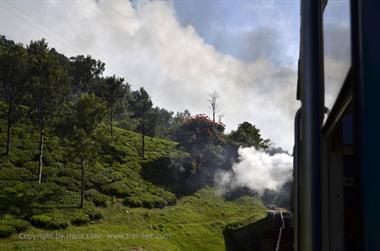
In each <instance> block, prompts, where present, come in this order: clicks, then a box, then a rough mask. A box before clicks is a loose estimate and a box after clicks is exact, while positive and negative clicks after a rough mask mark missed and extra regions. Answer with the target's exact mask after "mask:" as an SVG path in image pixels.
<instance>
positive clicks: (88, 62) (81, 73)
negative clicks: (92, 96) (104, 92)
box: [70, 55, 105, 93]
mask: <svg viewBox="0 0 380 251" xmlns="http://www.w3.org/2000/svg"><path fill="white" fill-rule="evenodd" d="M104 70H105V63H103V62H102V61H100V60H96V59H93V58H92V57H91V56H86V57H85V56H83V55H78V56H76V57H71V58H70V75H71V76H72V81H73V83H74V84H73V88H74V90H73V92H74V93H81V92H93V91H94V90H93V88H94V83H95V80H97V79H99V78H100V77H101V76H102V75H103V72H104Z"/></svg>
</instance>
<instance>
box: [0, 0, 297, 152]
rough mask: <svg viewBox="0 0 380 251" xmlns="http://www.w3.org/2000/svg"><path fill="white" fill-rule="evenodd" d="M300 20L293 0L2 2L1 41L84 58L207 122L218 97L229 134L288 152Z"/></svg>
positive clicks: (162, 102)
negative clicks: (42, 45) (36, 44)
mask: <svg viewBox="0 0 380 251" xmlns="http://www.w3.org/2000/svg"><path fill="white" fill-rule="evenodd" d="M299 19H300V16H299V1H296V0H245V1H243V0H168V1H149V0H141V1H137V0H131V1H128V0H119V1H117V0H98V1H95V0H81V1H74V0H51V1H48V0H34V1H32V0H22V1H20V0H18V1H10V0H1V1H0V34H3V35H5V36H7V38H8V39H12V40H15V41H16V42H21V43H24V44H28V43H29V42H30V40H37V39H41V38H46V39H47V41H48V42H49V45H50V46H51V47H54V48H56V49H57V50H58V51H59V52H61V53H64V54H65V55H66V56H74V55H79V54H84V55H87V54H89V55H91V56H92V57H94V58H96V59H100V60H102V61H103V62H105V63H106V75H113V74H116V75H118V76H121V77H124V78H125V79H126V80H127V81H128V83H129V84H130V85H131V86H132V88H133V89H137V88H139V87H140V86H143V87H144V88H145V89H147V90H148V92H149V93H150V95H151V96H152V100H153V102H154V105H157V106H160V107H164V108H166V109H169V110H172V111H183V110H184V109H188V110H190V111H191V113H192V114H199V113H206V114H208V115H211V110H210V108H209V105H208V103H207V99H208V95H209V93H212V92H213V91H217V92H218V93H219V95H220V98H219V100H218V101H219V107H220V114H221V115H222V122H223V123H224V124H225V125H226V130H227V132H228V131H230V130H234V129H236V128H237V126H238V124H240V123H242V122H244V121H248V122H250V123H252V124H255V125H256V126H258V128H260V129H261V132H262V135H263V136H264V137H265V138H270V139H271V141H272V142H273V143H274V144H275V145H276V146H281V147H283V148H285V149H287V150H289V151H291V150H292V146H293V117H294V114H295V111H296V110H297V108H298V106H299V104H298V102H297V101H296V91H295V90H296V83H297V60H298V48H299V30H300V28H299Z"/></svg>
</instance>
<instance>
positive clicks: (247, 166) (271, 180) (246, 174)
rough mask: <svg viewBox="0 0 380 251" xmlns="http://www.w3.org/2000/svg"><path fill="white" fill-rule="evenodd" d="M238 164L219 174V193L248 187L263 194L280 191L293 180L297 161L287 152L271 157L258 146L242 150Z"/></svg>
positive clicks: (217, 179)
mask: <svg viewBox="0 0 380 251" xmlns="http://www.w3.org/2000/svg"><path fill="white" fill-rule="evenodd" d="M238 153H239V159H238V162H237V163H235V164H234V165H233V166H232V171H227V172H226V171H221V172H219V173H217V174H216V175H215V183H216V186H217V190H218V192H219V193H221V194H224V193H226V192H229V191H232V190H234V189H237V188H248V189H250V190H252V191H256V192H258V193H259V194H260V195H262V194H263V193H264V191H265V190H272V191H278V190H279V189H280V188H281V187H282V185H284V184H285V183H286V182H287V181H289V180H291V179H292V169H293V158H292V157H291V156H290V155H288V154H286V153H277V154H274V155H270V154H268V153H266V152H263V151H259V150H256V149H255V148H254V147H250V148H239V150H238Z"/></svg>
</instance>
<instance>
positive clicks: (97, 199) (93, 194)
mask: <svg viewBox="0 0 380 251" xmlns="http://www.w3.org/2000/svg"><path fill="white" fill-rule="evenodd" d="M86 198H87V199H88V200H89V201H92V202H93V203H94V204H95V206H98V207H108V206H110V205H111V201H112V200H111V197H110V196H107V195H105V194H102V193H100V192H98V191H97V190H95V189H91V190H88V191H87V192H86Z"/></svg>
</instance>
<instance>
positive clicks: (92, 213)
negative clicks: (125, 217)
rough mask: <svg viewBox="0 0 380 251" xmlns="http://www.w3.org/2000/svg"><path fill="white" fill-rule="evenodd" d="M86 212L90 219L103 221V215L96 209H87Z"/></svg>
mask: <svg viewBox="0 0 380 251" xmlns="http://www.w3.org/2000/svg"><path fill="white" fill-rule="evenodd" d="M85 211H86V214H87V215H88V217H89V218H90V220H101V219H103V213H102V212H101V211H100V210H98V209H96V208H92V207H89V208H86V209H85Z"/></svg>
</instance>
